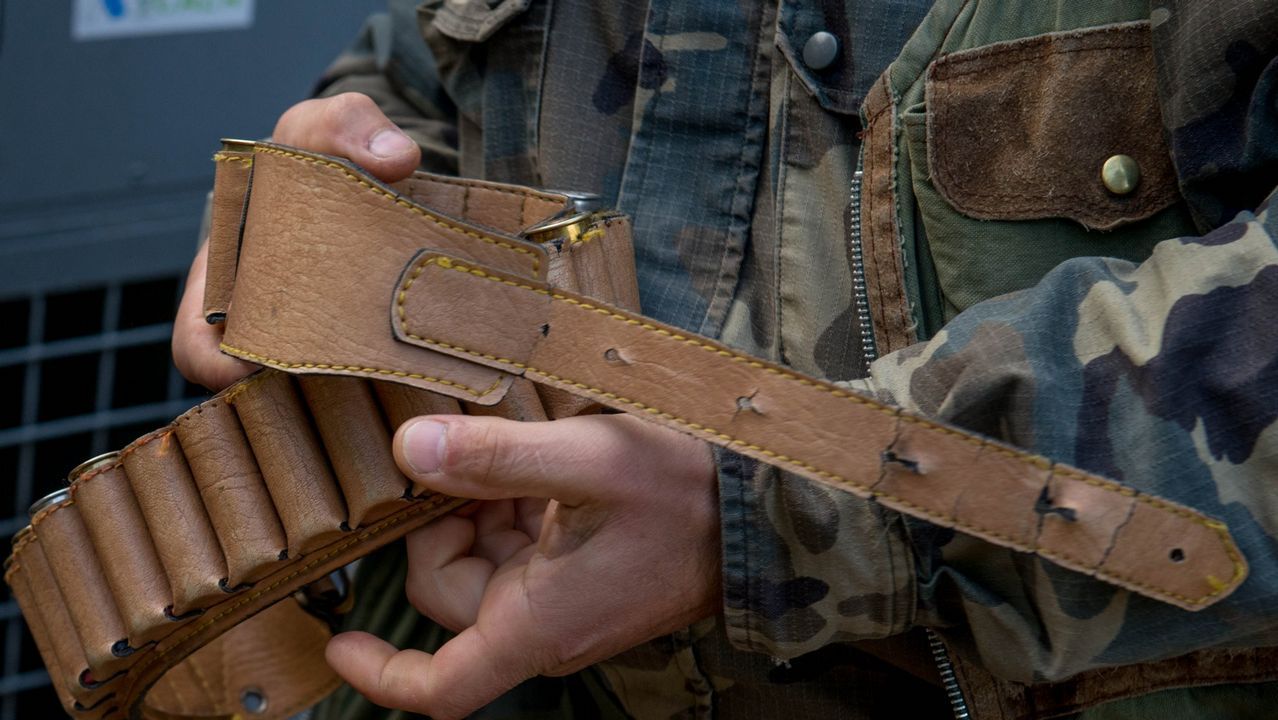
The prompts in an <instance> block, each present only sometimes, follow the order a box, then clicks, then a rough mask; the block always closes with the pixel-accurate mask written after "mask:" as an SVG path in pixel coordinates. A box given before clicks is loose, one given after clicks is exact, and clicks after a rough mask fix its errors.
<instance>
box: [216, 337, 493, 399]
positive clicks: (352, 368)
mask: <svg viewBox="0 0 1278 720" xmlns="http://www.w3.org/2000/svg"><path fill="white" fill-rule="evenodd" d="M219 347H220V348H221V349H222V350H223V351H224V352H227V353H230V354H232V355H235V356H236V357H242V358H245V359H247V360H252V361H253V362H255V363H261V364H264V365H270V366H272V367H278V368H288V369H297V368H305V369H307V370H340V371H342V372H357V373H366V374H376V375H390V376H392V377H404V378H413V379H414V380H425V381H426V382H432V383H439V384H440V385H447V386H449V387H455V388H457V389H459V390H462V391H463V392H466V393H467V394H470V395H473V396H475V397H484V396H485V395H490V394H492V393H493V392H495V391H496V390H497V388H499V387H501V380H502V379H501V378H500V377H498V378H497V379H496V380H494V381H493V384H492V385H489V386H488V387H487V388H485V389H483V390H476V389H474V388H472V387H470V386H469V385H464V384H462V383H459V382H456V381H453V380H448V379H446V378H437V377H431V376H429V375H420V374H418V373H410V372H404V371H403V370H386V369H383V368H374V367H360V366H358V365H335V364H332V363H315V362H284V361H282V360H276V359H274V358H268V357H264V356H262V355H258V354H256V353H251V352H249V351H248V350H241V349H240V348H237V347H232V346H230V345H227V344H226V343H222V344H221V345H220V346H219ZM228 397H229V396H228Z"/></svg>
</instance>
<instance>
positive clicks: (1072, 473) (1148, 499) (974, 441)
mask: <svg viewBox="0 0 1278 720" xmlns="http://www.w3.org/2000/svg"><path fill="white" fill-rule="evenodd" d="M429 265H437V266H438V267H440V268H442V269H445V270H455V271H457V272H463V273H467V274H469V275H474V276H476V277H479V278H481V279H484V280H490V281H493V282H499V283H502V284H503V285H509V286H511V287H516V288H520V289H523V290H529V291H532V292H534V293H537V294H539V295H545V296H547V297H550V298H551V299H552V300H558V301H561V302H564V303H567V304H569V305H572V306H574V307H576V308H578V309H581V310H585V311H588V312H594V313H598V314H601V315H605V316H607V317H609V318H611V319H613V320H617V321H619V322H624V323H625V324H627V325H633V326H636V327H639V328H642V329H643V330H646V331H649V332H654V333H656V334H657V335H660V336H663V337H666V338H668V339H670V340H672V341H676V342H679V343H681V344H684V345H690V346H693V347H698V348H700V349H702V350H705V351H707V352H713V353H714V354H716V355H719V356H721V357H726V358H728V359H730V360H732V361H733V362H741V363H745V364H746V365H749V366H750V367H753V368H757V369H761V370H763V371H765V372H767V373H769V374H772V375H776V376H777V377H780V378H783V379H786V380H790V381H792V382H797V383H798V384H800V385H803V386H806V387H809V388H812V389H815V390H819V391H821V392H824V393H826V394H829V395H832V396H834V397H837V398H842V399H844V400H848V401H850V402H853V403H856V404H858V405H863V406H865V407H868V408H870V409H872V410H875V411H877V412H880V413H882V414H884V415H886V416H889V417H895V418H897V419H899V420H900V421H902V422H907V423H911V424H915V425H918V426H920V427H923V428H925V429H929V430H934V431H938V432H940V433H942V434H945V435H949V436H951V437H954V438H956V439H958V440H960V441H962V442H964V443H966V444H968V445H972V446H973V447H977V448H980V449H981V450H982V451H987V452H992V453H995V454H997V455H1002V456H1003V457H1006V458H1009V459H1012V460H1017V461H1021V462H1024V463H1028V464H1031V465H1033V466H1035V467H1037V468H1039V469H1040V470H1047V471H1048V472H1049V473H1051V475H1053V476H1055V475H1057V474H1059V475H1060V476H1062V477H1065V478H1072V479H1075V480H1081V481H1082V482H1084V483H1086V484H1088V485H1091V486H1093V487H1096V488H1099V489H1101V490H1105V491H1107V492H1113V493H1117V494H1119V495H1122V496H1124V497H1129V498H1132V499H1134V500H1136V501H1139V502H1143V503H1145V504H1147V505H1150V506H1151V507H1154V508H1156V509H1159V510H1164V511H1169V512H1171V513H1173V514H1175V515H1177V516H1179V517H1181V518H1183V519H1186V520H1190V521H1191V522H1194V523H1195V524H1198V525H1202V526H1203V527H1206V528H1208V529H1209V530H1211V531H1213V532H1215V533H1216V534H1217V535H1218V536H1219V537H1220V539H1221V541H1222V544H1223V545H1224V548H1225V553H1226V554H1227V555H1228V556H1229V558H1230V560H1231V561H1232V562H1233V564H1234V576H1233V578H1231V579H1230V581H1229V583H1225V584H1221V585H1220V586H1219V587H1215V586H1214V585H1215V584H1214V583H1212V582H1211V580H1210V579H1209V580H1208V583H1209V584H1212V585H1213V586H1214V587H1213V590H1212V591H1211V592H1209V593H1207V594H1206V595H1203V596H1202V597H1199V598H1190V597H1187V596H1184V595H1180V594H1178V593H1174V592H1171V591H1168V590H1163V589H1161V588H1158V587H1156V586H1153V585H1148V584H1146V583H1143V582H1140V581H1138V580H1134V579H1131V578H1129V577H1128V576H1126V575H1123V574H1120V573H1117V572H1113V571H1105V570H1103V569H1102V568H1100V567H1095V568H1092V566H1090V565H1088V564H1087V563H1083V562H1080V561H1078V560H1076V559H1074V558H1072V557H1071V556H1069V555H1066V554H1064V553H1060V552H1053V551H1045V550H1043V549H1041V548H1035V547H1026V546H1024V545H1022V544H1021V543H1019V542H1017V541H1016V540H1015V539H1013V538H1011V537H1010V536H1007V535H1004V534H1002V533H998V532H994V531H991V530H987V529H985V528H982V527H981V526H979V525H975V524H973V523H970V522H966V521H962V522H960V521H959V520H958V519H957V518H953V517H950V516H948V515H944V514H941V513H936V512H933V511H931V510H929V509H927V508H924V507H922V506H919V505H915V504H914V503H912V502H910V501H908V500H905V499H903V498H899V497H896V496H894V495H890V494H887V493H882V492H875V491H873V490H871V489H870V487H868V486H865V485H861V484H859V483H857V482H855V481H852V480H849V479H848V478H845V477H842V476H840V475H837V474H835V473H832V472H829V471H828V470H822V469H821V468H818V467H816V466H815V465H811V464H809V463H806V462H804V461H802V460H799V459H797V458H792V457H790V456H788V455H784V454H782V453H778V452H775V451H773V450H769V449H767V448H764V447H762V446H760V445H754V444H751V443H747V442H745V441H743V440H740V439H737V438H735V437H733V436H731V435H728V434H726V433H722V432H719V431H718V430H716V429H714V428H711V427H708V426H705V425H701V424H699V423H694V422H691V421H689V420H686V419H684V418H681V417H678V416H676V415H673V414H670V413H667V412H664V411H662V410H661V409H659V408H656V407H652V406H650V405H646V404H644V403H642V402H639V401H636V400H631V399H630V398H626V397H622V396H619V395H616V394H615V393H610V392H608V391H606V390H604V389H602V388H598V387H594V386H590V385H585V384H582V383H579V382H576V381H573V380H570V379H567V378H562V377H559V376H557V375H554V374H552V373H548V372H546V371H544V370H540V369H538V368H536V367H533V366H531V365H528V364H527V363H520V362H516V361H514V360H511V359H509V358H502V357H497V356H495V355H490V354H486V353H480V352H477V351H474V350H470V349H468V348H464V347H461V346H458V345H451V344H448V343H444V342H441V341H438V340H434V339H430V338H423V337H421V336H418V335H414V334H412V333H409V332H408V329H407V322H406V317H405V313H404V311H403V305H402V301H403V297H404V295H405V291H406V290H407V289H408V287H411V285H412V281H413V280H415V279H416V278H417V277H418V276H420V275H421V273H422V272H424V271H425V268H426V267H427V266H429ZM399 301H400V305H399V308H398V310H399V315H400V322H401V329H402V330H403V331H404V333H405V334H406V335H408V337H411V338H413V339H415V340H419V341H421V342H424V343H428V344H432V345H437V346H439V347H443V348H447V349H450V350H458V351H460V352H464V353H467V354H469V355H473V356H476V357H482V358H485V359H488V360H491V361H495V362H500V363H504V364H507V365H511V366H513V367H517V368H520V369H521V370H524V371H527V372H532V373H535V374H537V375H540V376H542V377H545V378H547V379H550V380H554V381H556V382H560V383H564V384H567V385H572V386H573V387H576V388H578V389H580V390H585V391H587V392H590V393H592V394H594V395H598V396H601V397H605V398H609V399H612V400H615V401H617V402H619V403H622V404H626V405H630V406H632V407H634V408H637V409H639V410H642V411H644V412H645V413H647V414H649V415H655V416H657V417H661V418H663V419H665V420H669V421H671V422H674V423H677V424H679V425H682V426H683V427H686V428H688V429H691V430H695V431H697V432H700V433H706V434H710V435H712V436H714V437H715V438H717V439H719V440H723V441H725V442H727V443H729V445H730V446H736V447H744V448H746V449H748V450H753V451H755V452H758V453H761V454H763V455H766V456H768V457H770V458H775V459H777V460H780V461H783V462H787V463H791V464H793V465H796V466H798V467H802V468H804V469H806V470H808V471H810V472H812V473H815V474H816V475H818V476H820V477H823V478H826V479H828V480H833V481H835V482H838V483H842V484H845V485H849V486H851V487H858V488H863V489H865V490H866V491H868V492H870V493H871V494H872V495H876V496H879V497H885V498H888V499H889V500H893V501H895V502H897V503H900V504H901V505H903V506H905V507H909V508H911V509H915V510H917V511H918V513H919V514H920V515H921V516H923V517H926V518H929V519H937V520H942V521H944V522H948V523H952V524H953V525H955V526H956V527H958V528H959V529H969V528H970V529H972V530H975V531H977V532H980V533H983V534H985V535H988V536H990V537H994V538H998V539H1000V540H1003V541H1005V542H1007V543H1008V544H1009V546H1010V547H1012V548H1014V549H1018V550H1021V551H1024V552H1030V553H1036V554H1038V555H1041V556H1042V557H1046V558H1049V559H1056V560H1057V561H1058V562H1059V561H1060V560H1065V561H1067V562H1069V563H1072V564H1074V565H1077V566H1080V567H1084V568H1089V572H1093V573H1095V574H1096V575H1099V576H1101V577H1109V578H1113V579H1115V580H1118V581H1120V582H1122V583H1125V584H1126V585H1128V586H1129V587H1136V588H1141V589H1144V590H1148V591H1150V592H1152V593H1153V594H1155V595H1158V596H1162V597H1171V598H1175V599H1177V600H1181V601H1183V602H1185V603H1188V604H1199V603H1202V602H1204V601H1206V600H1207V599H1209V598H1211V597H1214V596H1216V595H1219V594H1221V593H1222V592H1224V590H1225V589H1226V588H1227V587H1229V585H1230V584H1232V583H1234V582H1236V581H1238V580H1239V579H1241V577H1242V576H1243V574H1244V572H1245V565H1244V564H1243V562H1242V558H1241V557H1240V556H1239V554H1238V553H1237V552H1236V551H1235V550H1234V549H1233V545H1232V543H1231V542H1229V537H1228V528H1227V527H1226V526H1225V524H1224V523H1221V522H1219V521H1217V520H1212V519H1210V518H1207V517H1205V516H1203V515H1201V514H1198V513H1195V512H1192V511H1190V510H1188V509H1186V508H1183V507H1180V506H1177V505H1173V504H1172V503H1169V502H1167V501H1165V500H1162V499H1160V498H1157V497H1154V496H1150V495H1145V494H1143V493H1139V492H1137V491H1135V490H1133V489H1131V488H1128V487H1125V486H1122V485H1119V484H1118V483H1114V482H1111V481H1106V480H1102V479H1101V478H1097V477H1094V476H1090V475H1087V474H1084V473H1082V472H1080V471H1077V470H1072V469H1064V468H1061V469H1059V470H1058V468H1059V466H1057V465H1054V464H1052V463H1050V461H1048V460H1047V459H1046V458H1042V457H1039V456H1036V455H1030V454H1028V453H1024V452H1020V451H1017V450H1013V449H1010V448H1005V447H1002V446H999V445H994V444H992V443H990V442H988V441H986V440H984V439H982V438H979V437H975V436H972V435H969V434H967V433H964V432H960V431H958V430H955V429H953V428H949V427H946V426H943V425H940V424H937V423H935V422H932V421H929V420H926V419H923V418H920V417H915V416H913V415H907V414H903V413H901V412H899V411H897V410H896V409H894V408H891V407H888V406H885V405H880V404H878V403H876V402H871V401H869V400H868V399H865V398H862V397H859V396H857V395H853V394H851V393H848V392H844V391H842V390H839V389H837V388H832V387H827V386H825V385H823V384H821V383H818V382H814V381H812V380H808V379H806V378H802V377H799V376H797V375H792V374H790V373H786V372H784V371H782V370H778V369H777V368H773V367H769V366H767V365H764V364H763V363H761V362H759V361H758V360H755V359H754V358H751V357H750V356H748V355H741V354H739V353H735V352H732V351H730V350H726V349H723V348H719V347H715V346H714V345H711V344H709V343H705V342H702V341H700V340H697V339H694V338H689V337H687V336H684V335H681V334H679V333H676V332H671V331H669V330H666V329H665V328H659V327H657V326H655V325H651V324H649V323H646V322H643V321H641V320H636V319H634V318H630V317H627V316H625V315H622V314H620V313H617V312H614V311H612V310H610V309H608V308H601V307H597V306H594V305H591V304H589V303H586V302H582V301H580V300H576V299H575V298H570V297H567V296H565V295H560V294H558V293H554V292H552V291H550V290H546V289H544V288H538V287H534V286H532V285H528V284H525V283H520V282H516V281H513V280H508V279H506V278H502V277H498V276H495V275H491V274H489V273H487V272H484V271H483V270H479V269H476V268H471V267H468V266H465V265H461V264H458V263H454V262H453V261H451V260H448V259H447V258H442V257H430V258H426V259H424V260H422V261H419V262H418V263H417V268H416V269H415V271H414V273H413V275H412V277H411V278H409V280H407V281H406V282H405V285H404V287H403V288H402V289H401V291H400V294H399ZM1049 481H1050V478H1049ZM1209 578H1210V576H1209Z"/></svg>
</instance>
